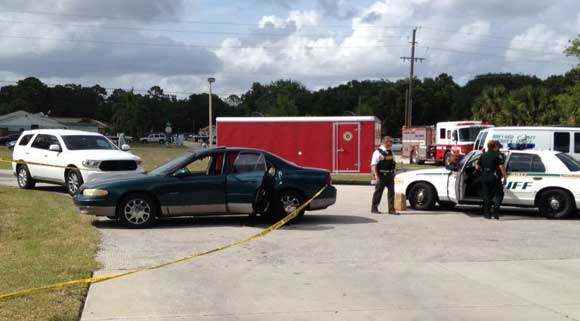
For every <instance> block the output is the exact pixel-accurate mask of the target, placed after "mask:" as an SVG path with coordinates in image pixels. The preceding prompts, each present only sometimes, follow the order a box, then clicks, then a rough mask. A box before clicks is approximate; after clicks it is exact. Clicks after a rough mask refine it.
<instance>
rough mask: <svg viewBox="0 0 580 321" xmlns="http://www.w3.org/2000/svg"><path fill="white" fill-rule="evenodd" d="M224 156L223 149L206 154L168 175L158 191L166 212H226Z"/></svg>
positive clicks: (177, 213)
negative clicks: (220, 151)
mask: <svg viewBox="0 0 580 321" xmlns="http://www.w3.org/2000/svg"><path fill="white" fill-rule="evenodd" d="M223 160H224V154H223V152H222V153H215V154H211V155H206V156H204V157H201V158H197V159H194V160H193V161H192V162H190V163H189V164H187V165H186V166H184V167H183V168H181V169H179V170H177V171H175V172H174V173H173V174H172V175H170V176H169V177H167V183H166V184H163V185H164V186H163V187H162V191H159V192H158V193H157V194H158V195H159V196H160V197H159V198H160V201H161V206H162V210H163V211H164V213H166V214H168V215H170V216H178V215H211V214H217V215H221V214H225V213H226V196H225V189H226V185H225V183H226V177H225V176H224V175H223V173H222V169H223Z"/></svg>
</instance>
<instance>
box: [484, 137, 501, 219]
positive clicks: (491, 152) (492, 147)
mask: <svg viewBox="0 0 580 321" xmlns="http://www.w3.org/2000/svg"><path fill="white" fill-rule="evenodd" d="M476 168H477V170H478V171H480V172H481V189H482V192H483V216H484V217H485V218H487V219H490V218H491V217H492V215H493V217H494V218H495V219H496V220H499V213H498V210H499V205H500V204H501V203H500V202H501V199H500V196H499V195H498V190H499V189H500V188H499V187H500V186H501V187H502V188H501V189H503V183H505V179H506V177H507V174H506V170H505V166H504V157H503V155H501V153H500V152H499V143H498V142H496V141H490V142H489V143H488V144H487V152H485V153H483V154H482V155H481V157H480V158H479V160H478V161H477V166H476ZM500 175H501V177H502V179H500ZM492 201H495V204H494V206H493V208H492Z"/></svg>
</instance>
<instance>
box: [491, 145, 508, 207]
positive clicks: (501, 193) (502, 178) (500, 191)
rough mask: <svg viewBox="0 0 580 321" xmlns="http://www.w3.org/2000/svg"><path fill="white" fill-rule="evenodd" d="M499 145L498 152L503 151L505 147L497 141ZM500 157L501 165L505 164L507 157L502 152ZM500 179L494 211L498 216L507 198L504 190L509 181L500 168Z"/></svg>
mask: <svg viewBox="0 0 580 321" xmlns="http://www.w3.org/2000/svg"><path fill="white" fill-rule="evenodd" d="M497 145H498V150H501V149H502V148H503V145H502V144H501V143H500V142H499V141H497ZM499 157H501V162H500V163H501V164H505V155H504V154H503V153H502V152H500V153H499ZM504 166H505V165H504ZM498 178H499V179H498V180H497V184H498V185H497V192H496V194H495V197H496V198H495V199H494V200H493V211H494V212H495V213H497V215H499V207H500V205H501V203H502V202H503V198H504V196H505V193H504V190H503V188H504V186H505V181H506V179H507V177H506V176H504V175H503V173H502V171H501V169H499V168H498Z"/></svg>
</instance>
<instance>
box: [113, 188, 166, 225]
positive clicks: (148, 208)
mask: <svg viewBox="0 0 580 321" xmlns="http://www.w3.org/2000/svg"><path fill="white" fill-rule="evenodd" d="M117 217H119V218H120V219H121V222H123V224H125V226H127V227H129V228H146V227H150V226H151V225H153V223H154V221H155V218H156V217H157V205H156V203H155V201H154V200H153V199H152V198H151V197H149V196H147V195H144V194H131V195H128V196H126V197H125V198H124V199H123V200H122V201H121V203H120V204H119V206H118V207H117Z"/></svg>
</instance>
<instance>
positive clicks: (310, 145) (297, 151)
mask: <svg viewBox="0 0 580 321" xmlns="http://www.w3.org/2000/svg"><path fill="white" fill-rule="evenodd" d="M337 123H340V122H251V121H248V122H219V121H218V122H217V140H218V141H217V144H218V145H219V146H228V147H247V148H257V149H263V150H266V151H268V152H271V153H273V154H276V155H278V156H280V157H282V158H284V159H286V160H288V161H291V162H294V163H296V164H298V165H300V166H305V167H316V168H323V169H327V170H329V171H333V170H334V169H333V153H335V151H334V150H333V147H334V148H336V146H335V145H336V141H334V144H333V140H334V139H342V137H340V136H338V137H334V124H337ZM349 123H350V122H349ZM358 123H360V129H361V132H360V133H359V134H360V146H359V148H360V169H359V172H361V173H369V172H370V160H371V155H372V153H373V151H374V149H375V132H376V131H375V122H374V121H361V122H358ZM379 133H380V131H379ZM379 135H380V134H379ZM334 157H336V155H334Z"/></svg>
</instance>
